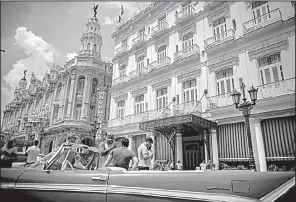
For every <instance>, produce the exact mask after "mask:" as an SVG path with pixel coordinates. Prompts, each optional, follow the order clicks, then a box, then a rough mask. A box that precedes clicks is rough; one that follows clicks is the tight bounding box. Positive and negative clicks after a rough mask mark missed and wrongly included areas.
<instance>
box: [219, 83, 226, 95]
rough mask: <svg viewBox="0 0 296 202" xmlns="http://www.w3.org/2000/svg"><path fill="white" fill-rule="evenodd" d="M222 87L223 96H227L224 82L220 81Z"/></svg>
mask: <svg viewBox="0 0 296 202" xmlns="http://www.w3.org/2000/svg"><path fill="white" fill-rule="evenodd" d="M220 86H221V94H225V86H224V81H220Z"/></svg>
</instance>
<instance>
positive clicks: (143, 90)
mask: <svg viewBox="0 0 296 202" xmlns="http://www.w3.org/2000/svg"><path fill="white" fill-rule="evenodd" d="M147 89H148V88H147V87H146V86H138V87H136V88H133V89H132V90H131V91H130V92H131V94H132V96H133V97H136V96H138V95H141V94H145V93H147Z"/></svg>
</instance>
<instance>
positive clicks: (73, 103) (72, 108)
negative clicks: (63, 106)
mask: <svg viewBox="0 0 296 202" xmlns="http://www.w3.org/2000/svg"><path fill="white" fill-rule="evenodd" d="M77 82H78V77H77V76H76V78H75V80H74V88H73V92H72V94H71V95H70V96H72V107H71V110H70V113H71V119H72V120H73V119H75V108H76V107H75V98H76V94H77ZM71 85H72V84H71Z"/></svg>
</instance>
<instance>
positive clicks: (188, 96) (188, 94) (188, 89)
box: [183, 79, 197, 102]
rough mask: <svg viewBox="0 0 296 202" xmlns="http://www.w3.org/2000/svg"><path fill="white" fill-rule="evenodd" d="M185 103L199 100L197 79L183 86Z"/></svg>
mask: <svg viewBox="0 0 296 202" xmlns="http://www.w3.org/2000/svg"><path fill="white" fill-rule="evenodd" d="M183 89H184V95H183V96H184V102H191V101H194V100H197V88H196V79H192V80H189V81H186V82H185V83H184V84H183Z"/></svg>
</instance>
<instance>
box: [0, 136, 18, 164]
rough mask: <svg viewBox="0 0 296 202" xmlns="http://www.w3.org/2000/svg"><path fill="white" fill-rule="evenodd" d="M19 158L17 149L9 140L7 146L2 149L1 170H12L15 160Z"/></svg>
mask: <svg viewBox="0 0 296 202" xmlns="http://www.w3.org/2000/svg"><path fill="white" fill-rule="evenodd" d="M16 158H17V148H16V147H13V141H12V140H8V142H7V144H6V146H4V147H2V148H1V164H0V167H1V168H11V167H12V162H13V159H16Z"/></svg>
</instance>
